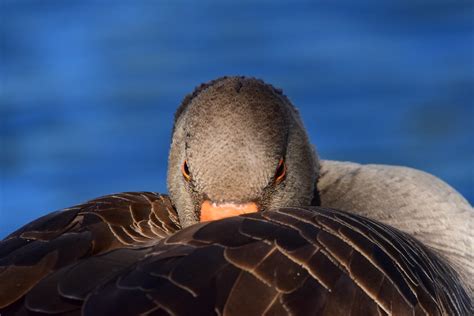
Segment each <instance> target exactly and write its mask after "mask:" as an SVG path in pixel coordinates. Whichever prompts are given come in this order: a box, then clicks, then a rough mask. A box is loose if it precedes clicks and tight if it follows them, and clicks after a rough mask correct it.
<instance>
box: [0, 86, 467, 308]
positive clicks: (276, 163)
mask: <svg viewBox="0 0 474 316" xmlns="http://www.w3.org/2000/svg"><path fill="white" fill-rule="evenodd" d="M168 190H169V196H166V195H161V194H157V193H150V192H133V193H121V194H115V195H110V196H105V197H102V198H98V199H95V200H92V201H89V202H86V203H84V204H81V205H78V206H75V207H71V208H67V209H63V210H61V211H58V212H54V213H51V214H49V215H46V216H44V217H42V218H39V219H37V220H36V221H33V222H32V223H30V224H27V225H26V226H24V227H22V228H20V229H19V230H17V231H16V232H14V233H12V234H11V235H9V236H8V237H7V238H6V239H4V240H3V241H1V242H0V314H1V315H30V314H31V315H41V314H49V315H51V314H61V315H77V314H84V315H212V314H218V315H263V314H266V315H472V285H473V262H472V259H473V251H472V250H473V249H472V247H473V239H474V237H473V233H472V231H473V229H472V223H473V221H472V219H473V216H474V215H473V210H472V207H471V206H470V205H469V203H468V202H467V201H466V200H465V199H463V198H462V196H460V195H459V194H458V193H457V192H456V191H455V190H453V189H452V188H451V187H449V186H448V185H447V184H445V183H444V182H442V181H441V180H439V179H437V178H435V177H433V176H431V175H428V174H426V173H423V172H421V171H416V170H413V169H409V168H403V167H391V166H382V165H358V164H354V163H346V162H334V161H324V160H320V159H319V158H318V156H317V154H316V151H315V149H314V148H313V146H312V145H311V144H310V143H309V140H308V137H307V135H306V131H305V129H304V127H303V124H302V122H301V119H300V117H299V114H298V112H297V110H296V109H295V108H294V107H293V105H292V104H291V102H290V101H289V100H288V99H287V97H286V96H284V95H283V94H282V92H281V91H280V90H278V89H275V88H274V87H272V86H270V85H268V84H265V83H264V82H262V81H260V80H256V79H253V78H245V77H224V78H220V79H217V80H214V81H211V82H209V83H207V84H203V85H201V86H199V87H198V88H197V89H196V90H195V91H194V92H193V93H192V94H190V95H188V96H187V97H186V98H185V99H184V101H183V103H182V104H181V106H180V107H179V109H178V111H177V113H176V116H175V124H174V128H173V138H172V144H171V149H170V155H169V163H168ZM336 208H337V209H339V210H336Z"/></svg>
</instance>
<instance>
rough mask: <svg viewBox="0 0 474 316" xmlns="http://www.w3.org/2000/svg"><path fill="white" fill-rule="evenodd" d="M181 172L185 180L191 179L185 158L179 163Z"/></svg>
mask: <svg viewBox="0 0 474 316" xmlns="http://www.w3.org/2000/svg"><path fill="white" fill-rule="evenodd" d="M181 173H182V174H183V177H184V179H185V180H186V181H188V182H189V181H190V180H191V173H190V172H189V167H188V162H187V161H186V160H185V161H184V162H183V164H182V165H181Z"/></svg>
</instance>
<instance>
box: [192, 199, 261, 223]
mask: <svg viewBox="0 0 474 316" xmlns="http://www.w3.org/2000/svg"><path fill="white" fill-rule="evenodd" d="M255 212H258V206H257V204H256V203H254V202H248V203H213V202H211V201H209V200H206V201H204V202H203V203H202V204H201V218H200V221H201V222H208V221H215V220H218V219H222V218H226V217H231V216H239V215H242V214H248V213H255Z"/></svg>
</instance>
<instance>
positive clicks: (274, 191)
mask: <svg viewBox="0 0 474 316" xmlns="http://www.w3.org/2000/svg"><path fill="white" fill-rule="evenodd" d="M280 159H284V163H285V165H286V168H287V169H286V176H285V180H284V181H282V182H281V183H279V184H278V185H275V183H274V175H275V171H276V170H277V167H278V164H279V161H280ZM184 161H186V164H187V167H188V168H189V171H190V174H191V181H189V182H187V181H186V180H185V179H183V177H182V174H181V172H180V167H181V166H182V164H183V163H184ZM317 169H318V161H317V158H316V155H315V153H314V150H313V147H312V146H311V145H310V143H309V141H308V137H307V135H306V132H305V129H304V127H303V124H302V122H301V119H300V118H299V114H298V112H297V111H296V110H295V108H294V107H293V105H292V104H291V103H290V101H289V100H288V98H287V97H286V96H284V95H283V94H282V93H281V91H280V90H278V89H275V88H274V87H272V86H271V85H268V84H265V83H264V82H263V81H261V80H257V79H253V78H246V77H224V78H220V79H217V80H214V81H212V82H210V83H208V84H204V85H201V86H200V87H198V88H197V89H196V91H194V92H193V93H192V94H191V95H189V96H187V97H186V98H185V99H184V101H183V103H182V105H181V106H180V108H179V109H178V111H177V114H176V117H175V125H174V132H173V141H172V144H171V150H170V156H169V162H168V189H169V193H170V196H171V198H172V199H173V200H174V201H175V203H176V207H177V209H178V212H179V215H180V220H181V222H182V223H183V225H184V226H187V225H190V224H194V223H196V222H197V221H198V218H199V206H200V203H201V202H202V201H203V200H210V201H213V202H218V203H221V202H235V203H245V202H249V201H251V202H255V203H257V205H259V207H260V208H262V209H263V208H270V207H284V206H291V205H310V204H311V202H312V200H313V198H314V195H315V183H316V177H317Z"/></svg>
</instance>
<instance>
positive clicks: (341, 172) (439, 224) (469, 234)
mask: <svg viewBox="0 0 474 316" xmlns="http://www.w3.org/2000/svg"><path fill="white" fill-rule="evenodd" d="M318 189H319V192H320V197H321V205H322V206H325V207H333V208H337V209H342V210H347V211H350V212H353V213H356V214H359V215H363V216H367V217H370V218H372V219H375V220H378V221H380V222H382V223H385V224H388V225H390V226H393V227H396V228H398V229H400V230H401V231H404V232H407V233H409V234H410V235H412V236H414V237H416V238H417V239H418V240H420V241H421V242H423V243H424V244H425V245H427V246H429V247H431V248H432V249H435V250H436V251H437V252H438V253H439V254H440V255H442V256H443V257H444V258H445V259H447V260H448V261H449V262H450V263H451V264H452V265H453V266H454V267H455V268H456V270H457V271H458V272H459V273H460V274H461V276H462V279H463V280H464V281H465V284H466V285H467V286H468V287H469V288H470V291H471V296H472V293H473V292H472V291H473V285H474V211H473V208H472V206H471V205H470V204H469V202H467V201H466V199H464V198H463V197H462V195H460V194H459V193H458V192H457V191H456V190H454V189H453V188H452V187H450V186H449V185H448V184H446V183H445V182H443V181H442V180H440V179H439V178H436V177H435V176H433V175H430V174H428V173H426V172H423V171H420V170H416V169H412V168H407V167H399V166H387V165H375V164H370V165H361V164H357V163H352V162H340V161H330V160H322V161H321V174H320V178H319V182H318Z"/></svg>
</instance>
